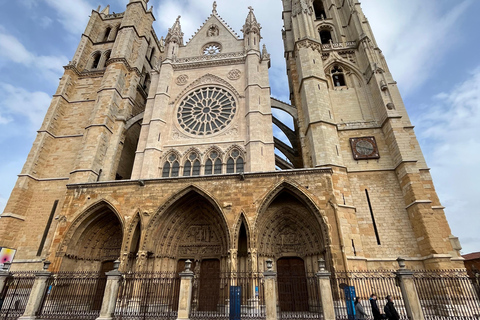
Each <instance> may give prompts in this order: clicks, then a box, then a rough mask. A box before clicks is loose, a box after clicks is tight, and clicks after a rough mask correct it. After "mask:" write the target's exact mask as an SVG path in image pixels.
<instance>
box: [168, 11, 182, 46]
mask: <svg viewBox="0 0 480 320" xmlns="http://www.w3.org/2000/svg"><path fill="white" fill-rule="evenodd" d="M165 42H166V43H167V44H168V43H170V42H173V43H177V44H179V45H183V32H182V26H181V25H180V16H178V18H177V20H176V21H175V23H174V24H173V26H172V27H171V28H170V29H168V34H167V37H166V38H165Z"/></svg>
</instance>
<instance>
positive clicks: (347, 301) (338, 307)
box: [331, 270, 408, 320]
mask: <svg viewBox="0 0 480 320" xmlns="http://www.w3.org/2000/svg"><path fill="white" fill-rule="evenodd" d="M331 285H332V295H333V301H334V307H335V316H336V319H338V320H343V319H345V320H347V319H355V318H353V314H354V312H353V310H354V309H355V306H354V299H355V298H356V297H359V298H360V299H361V300H360V303H361V304H362V306H363V309H364V310H365V312H366V313H367V314H368V317H367V319H373V314H372V307H371V302H370V301H369V300H370V296H371V295H372V294H375V295H376V296H377V306H378V309H379V310H380V312H381V313H384V306H385V304H386V303H387V300H386V299H385V298H386V296H387V295H391V296H392V298H393V303H394V306H395V309H396V310H397V311H398V313H399V315H400V319H408V317H407V313H406V310H405V306H404V302H403V297H402V292H401V290H400V287H399V286H397V280H396V275H395V272H394V271H385V270H378V271H362V272H358V271H356V272H336V273H335V274H332V279H331Z"/></svg>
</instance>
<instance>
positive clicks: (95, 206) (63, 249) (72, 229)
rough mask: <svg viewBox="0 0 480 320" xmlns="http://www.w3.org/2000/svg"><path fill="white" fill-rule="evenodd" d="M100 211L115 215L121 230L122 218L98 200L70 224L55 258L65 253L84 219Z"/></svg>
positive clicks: (112, 207)
mask: <svg viewBox="0 0 480 320" xmlns="http://www.w3.org/2000/svg"><path fill="white" fill-rule="evenodd" d="M102 209H106V210H110V211H111V212H113V213H114V214H115V215H116V217H117V218H118V220H119V221H120V225H121V227H122V228H121V229H122V230H123V225H124V221H123V219H122V217H121V216H120V215H119V214H118V212H117V210H116V209H115V207H114V206H113V205H112V204H111V203H110V202H108V201H107V200H105V199H103V200H100V201H98V202H96V203H94V204H92V205H90V206H89V207H88V208H87V209H84V210H83V212H82V213H80V214H79V215H78V216H77V218H76V219H75V220H74V221H73V222H72V224H71V225H70V227H69V228H68V231H67V232H66V233H65V236H64V238H63V241H62V242H61V244H60V246H59V247H58V249H57V253H56V256H57V257H59V256H62V255H64V254H65V253H66V250H67V248H68V244H69V243H70V241H71V240H72V238H73V235H74V234H75V232H76V231H77V229H78V227H79V226H80V225H81V224H82V223H83V222H84V221H86V219H88V218H89V217H90V216H92V215H93V214H95V213H96V212H98V211H100V210H102Z"/></svg>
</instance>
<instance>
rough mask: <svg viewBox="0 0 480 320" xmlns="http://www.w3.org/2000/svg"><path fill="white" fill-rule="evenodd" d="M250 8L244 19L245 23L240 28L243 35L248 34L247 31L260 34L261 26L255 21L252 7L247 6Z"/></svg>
mask: <svg viewBox="0 0 480 320" xmlns="http://www.w3.org/2000/svg"><path fill="white" fill-rule="evenodd" d="M248 9H249V10H250V11H249V12H248V15H247V19H246V20H245V25H244V26H243V28H242V32H243V34H244V35H246V34H249V33H252V32H253V33H256V34H258V36H260V29H262V27H261V26H260V23H258V22H257V18H255V14H254V13H253V8H252V7H248Z"/></svg>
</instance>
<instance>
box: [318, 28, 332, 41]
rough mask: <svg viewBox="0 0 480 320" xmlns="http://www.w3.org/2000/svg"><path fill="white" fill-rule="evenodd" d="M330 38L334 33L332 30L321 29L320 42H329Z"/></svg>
mask: <svg viewBox="0 0 480 320" xmlns="http://www.w3.org/2000/svg"><path fill="white" fill-rule="evenodd" d="M330 40H332V33H331V32H330V30H321V31H320V42H321V43H322V44H329V43H330Z"/></svg>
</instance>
